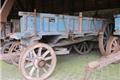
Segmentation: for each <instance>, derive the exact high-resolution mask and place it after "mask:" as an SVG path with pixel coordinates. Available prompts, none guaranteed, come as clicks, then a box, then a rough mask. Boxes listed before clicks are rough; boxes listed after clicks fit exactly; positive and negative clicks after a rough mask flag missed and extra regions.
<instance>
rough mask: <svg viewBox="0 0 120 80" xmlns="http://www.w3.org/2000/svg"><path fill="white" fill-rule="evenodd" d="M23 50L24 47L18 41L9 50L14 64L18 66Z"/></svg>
mask: <svg viewBox="0 0 120 80" xmlns="http://www.w3.org/2000/svg"><path fill="white" fill-rule="evenodd" d="M23 50H24V46H23V45H22V44H21V43H20V42H19V41H17V42H16V43H14V44H13V45H12V46H11V48H10V50H9V55H10V57H11V61H12V64H14V65H16V66H18V62H19V58H20V54H21V52H22V51H23Z"/></svg>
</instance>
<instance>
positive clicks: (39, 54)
mask: <svg viewBox="0 0 120 80" xmlns="http://www.w3.org/2000/svg"><path fill="white" fill-rule="evenodd" d="M41 52H42V48H39V50H38V56H41Z"/></svg>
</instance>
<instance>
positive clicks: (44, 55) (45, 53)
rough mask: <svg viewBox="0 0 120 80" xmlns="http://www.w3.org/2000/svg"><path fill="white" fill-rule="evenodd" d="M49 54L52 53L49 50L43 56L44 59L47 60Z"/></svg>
mask: <svg viewBox="0 0 120 80" xmlns="http://www.w3.org/2000/svg"><path fill="white" fill-rule="evenodd" d="M49 53H50V51H48V50H47V51H46V52H45V53H44V54H43V55H42V57H44V58H45V57H46V56H47V55H48V54H49Z"/></svg>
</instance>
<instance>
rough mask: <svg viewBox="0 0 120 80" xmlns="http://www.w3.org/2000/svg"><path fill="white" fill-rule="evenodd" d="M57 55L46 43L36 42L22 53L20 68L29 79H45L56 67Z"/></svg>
mask: <svg viewBox="0 0 120 80" xmlns="http://www.w3.org/2000/svg"><path fill="white" fill-rule="evenodd" d="M56 62H57V59H56V55H55V52H54V51H53V49H52V48H51V47H50V46H49V45H46V44H43V43H39V44H34V45H32V46H30V47H28V48H27V49H25V51H24V52H23V53H22V55H21V56H20V60H19V68H20V70H21V71H22V74H23V76H24V77H25V78H26V79H29V80H45V79H46V78H48V77H49V76H50V75H51V74H52V72H53V71H54V69H55V66H56Z"/></svg>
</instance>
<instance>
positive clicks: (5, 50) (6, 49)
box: [1, 41, 15, 64]
mask: <svg viewBox="0 0 120 80" xmlns="http://www.w3.org/2000/svg"><path fill="white" fill-rule="evenodd" d="M14 43H15V42H14V41H11V42H8V43H5V45H4V46H3V48H2V50H1V53H2V55H4V54H9V51H10V48H11V46H12V45H13V44H14ZM4 61H5V62H6V63H8V64H12V62H11V60H10V59H6V60H4Z"/></svg>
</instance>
